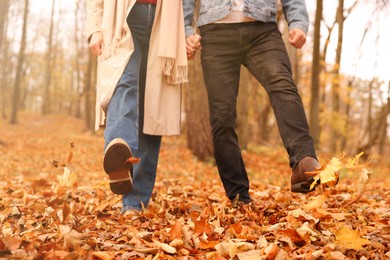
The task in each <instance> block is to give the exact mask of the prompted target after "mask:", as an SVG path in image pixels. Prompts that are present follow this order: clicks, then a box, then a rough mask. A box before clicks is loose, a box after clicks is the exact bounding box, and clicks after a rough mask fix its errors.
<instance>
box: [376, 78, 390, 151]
mask: <svg viewBox="0 0 390 260" xmlns="http://www.w3.org/2000/svg"><path fill="white" fill-rule="evenodd" d="M389 115H390V80H389V86H388V89H387V104H386V108H385V112H384V113H383V119H382V120H381V121H383V127H382V129H381V133H380V137H379V148H378V150H379V154H381V155H384V154H385V152H386V151H385V144H386V139H387V126H388V122H387V118H388V117H389ZM384 157H385V156H384Z"/></svg>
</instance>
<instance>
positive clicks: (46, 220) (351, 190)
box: [0, 115, 390, 260]
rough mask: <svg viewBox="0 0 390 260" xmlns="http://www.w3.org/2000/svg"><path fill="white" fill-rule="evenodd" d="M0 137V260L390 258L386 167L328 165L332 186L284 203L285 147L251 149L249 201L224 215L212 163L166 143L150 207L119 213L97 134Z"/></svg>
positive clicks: (27, 126)
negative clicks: (335, 179) (334, 171)
mask: <svg viewBox="0 0 390 260" xmlns="http://www.w3.org/2000/svg"><path fill="white" fill-rule="evenodd" d="M0 133H1V134H0V226H1V231H0V259H9V258H11V259H241V260H249V259H389V258H390V251H389V248H390V211H389V205H390V188H389V184H390V177H389V165H383V164H382V165H379V164H378V165H375V164H371V165H364V164H363V163H362V162H358V160H357V159H358V157H355V158H341V157H340V158H336V161H337V162H338V163H341V164H342V166H341V167H339V169H340V170H339V173H340V181H339V183H338V185H337V186H336V187H329V188H325V189H322V188H319V189H317V190H316V191H315V192H314V193H312V194H310V195H303V194H292V193H291V192H290V191H289V188H290V183H289V178H290V169H289V168H288V165H287V157H286V154H285V152H284V150H282V149H279V150H276V149H274V148H266V147H260V148H259V147H257V148H256V149H252V150H253V151H244V160H245V163H246V165H247V168H248V173H249V175H250V180H251V195H252V198H253V200H254V202H253V203H252V205H250V206H244V207H232V205H231V204H230V202H228V201H227V199H226V197H225V195H224V191H223V189H222V185H221V182H220V180H219V177H218V174H217V171H216V168H215V166H214V165H213V164H212V163H202V162H199V161H197V160H196V158H194V157H193V156H192V155H191V152H190V151H189V150H188V149H187V148H186V146H185V139H184V137H170V138H165V139H164V141H163V145H162V150H161V155H160V162H159V168H158V177H157V182H156V187H155V190H154V193H153V198H152V202H151V203H150V205H149V207H148V208H147V209H145V210H144V211H143V212H138V213H136V212H131V213H129V214H125V215H122V214H121V197H120V196H117V195H114V194H112V193H111V192H110V190H109V188H108V183H107V178H106V175H105V173H104V172H103V171H102V167H101V165H102V157H103V154H102V147H103V138H102V133H97V134H91V133H86V132H85V131H83V123H82V122H81V121H79V120H76V119H73V118H69V117H64V116H58V115H57V116H54V115H52V116H46V117H43V116H37V115H21V116H20V123H19V124H18V125H15V126H11V125H9V124H8V123H6V122H4V121H0ZM254 151H255V152H254ZM323 157H324V158H321V160H320V161H321V163H322V164H324V165H327V164H330V165H331V166H332V165H333V166H334V165H335V163H334V161H332V160H331V158H330V157H329V158H327V157H326V156H323ZM346 165H347V166H346ZM347 169H349V170H348V171H347ZM367 177H370V178H369V179H367Z"/></svg>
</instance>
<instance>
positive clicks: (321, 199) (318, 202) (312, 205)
mask: <svg viewBox="0 0 390 260" xmlns="http://www.w3.org/2000/svg"><path fill="white" fill-rule="evenodd" d="M325 201H326V196H325V195H323V194H322V195H319V196H318V197H316V198H313V200H311V201H310V202H309V203H307V204H306V205H305V206H303V210H304V211H306V212H310V211H312V210H313V209H318V208H321V207H322V205H323V204H324V203H325Z"/></svg>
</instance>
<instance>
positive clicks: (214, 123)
mask: <svg viewBox="0 0 390 260" xmlns="http://www.w3.org/2000/svg"><path fill="white" fill-rule="evenodd" d="M276 2H277V1H276V0H252V1H246V0H245V1H244V0H218V1H215V0H201V1H200V10H199V16H198V19H197V26H198V27H199V31H200V35H197V34H195V33H194V31H193V28H192V23H193V18H194V4H195V0H183V8H184V20H185V21H184V24H185V30H186V36H187V56H188V57H189V58H191V57H192V56H193V55H194V54H195V52H196V50H197V49H201V50H202V52H201V62H202V67H203V75H204V82H205V85H206V89H207V94H208V101H209V109H210V123H211V127H212V138H213V147H214V155H215V160H216V164H217V167H218V171H219V175H220V178H221V180H222V183H223V185H224V188H225V191H226V194H227V196H228V198H229V199H230V200H231V201H233V200H235V199H236V198H237V196H238V200H239V201H241V202H242V203H245V204H246V203H250V201H251V198H250V195H249V180H248V176H247V172H246V170H245V165H244V161H243V159H242V154H241V149H240V147H239V144H238V138H237V134H236V131H235V128H236V117H237V111H236V102H237V95H238V87H239V79H240V67H241V65H244V66H245V67H246V68H247V69H248V70H249V71H250V72H251V73H252V74H253V75H254V76H255V77H256V79H257V80H258V81H259V82H260V83H261V84H262V86H263V87H264V88H265V90H266V91H267V93H268V95H269V98H270V102H271V105H272V108H273V110H274V113H275V117H276V121H277V125H278V129H279V133H280V135H281V138H282V141H283V144H284V147H285V149H286V150H287V153H288V155H289V161H290V166H291V168H292V177H291V190H292V191H293V192H300V193H308V192H310V191H312V190H313V189H310V186H311V184H312V182H313V178H312V176H310V174H309V173H307V172H311V171H313V170H315V169H317V168H320V165H319V163H318V160H317V156H316V151H315V148H314V142H313V139H312V137H311V136H310V134H309V127H308V123H307V119H306V115H305V111H304V107H303V104H302V100H301V98H300V96H299V93H298V89H297V87H296V85H295V83H294V80H293V78H292V72H291V65H290V61H289V57H288V54H287V51H286V48H285V45H284V42H283V40H282V36H281V33H280V32H279V29H278V27H277V23H276V18H275V15H276ZM282 5H283V11H284V14H285V17H286V19H287V22H288V24H289V42H290V44H292V45H293V46H294V47H296V48H301V47H302V46H303V45H304V44H305V42H306V33H307V31H308V26H309V20H308V14H307V10H306V5H305V2H304V0H283V1H282Z"/></svg>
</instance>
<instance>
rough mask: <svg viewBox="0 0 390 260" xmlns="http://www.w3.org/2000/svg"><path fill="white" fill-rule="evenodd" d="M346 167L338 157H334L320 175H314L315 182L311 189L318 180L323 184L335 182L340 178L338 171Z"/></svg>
mask: <svg viewBox="0 0 390 260" xmlns="http://www.w3.org/2000/svg"><path fill="white" fill-rule="evenodd" d="M342 168H344V167H343V164H342V163H341V162H340V160H339V159H338V158H336V157H333V158H332V159H331V160H330V162H329V163H328V164H327V165H326V167H325V169H324V170H322V171H321V172H320V173H319V174H318V175H316V176H314V177H313V178H314V182H313V183H312V184H311V186H310V189H313V188H314V186H315V184H316V183H317V181H318V180H320V181H321V182H320V183H321V184H328V183H335V182H337V180H338V175H339V174H338V171H339V170H340V169H342Z"/></svg>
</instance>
